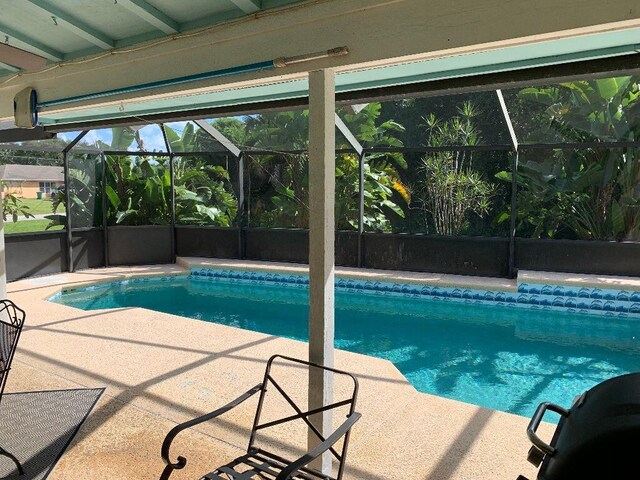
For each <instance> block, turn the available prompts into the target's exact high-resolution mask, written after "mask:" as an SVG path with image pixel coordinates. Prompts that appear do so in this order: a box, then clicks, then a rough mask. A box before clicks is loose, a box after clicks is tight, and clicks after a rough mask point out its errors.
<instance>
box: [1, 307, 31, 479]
mask: <svg viewBox="0 0 640 480" xmlns="http://www.w3.org/2000/svg"><path fill="white" fill-rule="evenodd" d="M25 316H26V314H25V313H24V310H21V309H20V308H18V307H17V306H16V305H15V304H14V303H13V302H11V301H10V300H0V403H1V402H2V394H3V393H4V386H5V384H6V383H7V377H8V376H9V370H11V362H12V361H13V355H14V354H15V353H16V348H17V346H18V339H19V338H20V332H22V326H23V325H24V319H25ZM0 455H1V456H4V457H8V458H10V459H11V460H12V461H13V463H15V464H16V468H17V470H18V473H19V474H20V475H22V474H24V471H23V470H22V465H20V462H19V461H18V459H17V458H16V457H15V456H13V455H12V454H11V453H9V452H7V451H6V450H5V449H4V448H2V446H0Z"/></svg>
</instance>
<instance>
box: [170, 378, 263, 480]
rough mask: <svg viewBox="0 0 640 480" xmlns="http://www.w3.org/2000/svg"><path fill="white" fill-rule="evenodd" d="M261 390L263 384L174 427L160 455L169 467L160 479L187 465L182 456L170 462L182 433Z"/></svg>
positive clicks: (235, 405)
mask: <svg viewBox="0 0 640 480" xmlns="http://www.w3.org/2000/svg"><path fill="white" fill-rule="evenodd" d="M260 390H262V384H260V385H256V386H255V387H253V388H252V389H251V390H248V391H247V392H245V393H243V394H242V395H240V396H239V397H238V398H236V399H235V400H233V401H232V402H229V403H228V404H226V405H225V406H224V407H220V408H218V409H217V410H214V411H213V412H211V413H207V414H206V415H202V416H201V417H197V418H194V419H193V420H189V421H187V422H184V423H181V424H179V425H176V426H175V427H173V428H172V429H171V430H170V431H169V433H167V436H166V437H165V439H164V441H163V442H162V450H161V453H160V454H161V456H162V460H164V463H166V465H167V466H166V467H165V469H164V471H163V472H162V475H161V476H160V479H161V480H166V479H168V478H169V476H170V475H171V473H172V472H173V470H180V469H181V468H184V467H185V465H186V464H187V459H186V458H184V457H181V456H178V461H177V462H176V463H171V461H170V460H169V449H170V448H171V442H173V439H174V438H176V436H177V435H178V434H179V433H180V432H182V431H183V430H186V429H187V428H191V427H193V426H194V425H198V424H200V423H203V422H206V421H207V420H211V419H213V418H216V417H219V416H220V415H222V414H223V413H226V412H228V411H229V410H231V409H233V408H235V407H237V406H238V405H240V404H241V403H242V402H244V401H245V400H247V399H249V398H250V397H251V396H252V395H254V394H256V393H258V392H259V391H260Z"/></svg>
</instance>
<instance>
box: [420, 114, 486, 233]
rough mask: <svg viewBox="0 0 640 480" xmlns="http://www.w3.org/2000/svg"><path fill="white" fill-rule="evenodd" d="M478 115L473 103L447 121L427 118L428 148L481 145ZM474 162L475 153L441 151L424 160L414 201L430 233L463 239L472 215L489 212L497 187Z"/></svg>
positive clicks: (434, 117) (429, 116) (425, 157)
mask: <svg viewBox="0 0 640 480" xmlns="http://www.w3.org/2000/svg"><path fill="white" fill-rule="evenodd" d="M478 114H479V112H478V110H477V108H476V107H475V106H474V105H473V104H472V103H471V102H464V103H463V104H462V105H461V106H460V107H458V114H457V115H455V116H453V117H451V118H449V119H447V120H444V121H443V120H441V119H438V118H437V117H436V116H435V115H434V114H429V115H427V116H426V117H424V118H423V119H424V121H425V126H426V132H427V135H428V137H427V141H426V145H427V146H430V147H445V146H453V145H456V146H457V145H460V146H471V145H477V144H478V143H479V141H480V132H478V130H477V129H476V128H475V126H474V117H476V116H477V115H478ZM472 161H473V153H472V152H471V151H464V150H458V151H437V152H434V153H431V154H427V155H425V156H424V157H423V158H422V159H421V163H422V164H421V165H420V167H419V169H418V171H419V173H420V179H419V180H418V181H417V182H416V186H415V188H414V198H415V199H416V200H417V202H416V208H417V209H419V210H420V211H421V212H422V215H423V221H424V226H425V228H427V231H433V232H434V233H437V234H439V235H460V234H461V233H463V232H464V230H465V228H466V227H467V225H468V222H469V217H470V215H478V216H482V215H485V214H487V213H488V212H489V209H490V207H491V198H492V197H493V196H494V195H495V193H496V186H495V185H493V184H492V183H489V182H488V181H486V180H484V179H483V178H482V176H481V175H480V174H479V173H477V172H475V171H473V169H472Z"/></svg>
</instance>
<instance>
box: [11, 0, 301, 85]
mask: <svg viewBox="0 0 640 480" xmlns="http://www.w3.org/2000/svg"><path fill="white" fill-rule="evenodd" d="M303 1H304V0H215V1H211V0H189V2H187V3H188V8H184V7H185V2H176V1H174V0H109V1H105V0H7V1H4V2H2V17H0V42H1V43H2V44H4V45H5V46H6V47H12V48H14V49H17V51H16V50H14V51H13V52H11V50H10V49H9V48H5V49H3V50H0V76H3V75H7V74H12V73H15V72H18V71H25V70H27V71H28V70H31V69H32V68H29V67H30V66H37V64H38V62H37V60H35V59H34V56H37V57H43V59H45V60H46V61H48V62H50V63H52V62H60V61H69V60H73V59H76V58H79V57H86V56H89V55H94V54H98V53H101V52H104V51H107V50H112V49H116V48H123V47H129V46H131V45H135V44H139V43H142V42H146V41H150V40H154V39H158V38H161V37H164V36H166V35H173V34H178V33H181V32H185V31H188V30H193V29H197V28H202V27H209V26H211V25H216V24H219V23H222V22H225V21H229V20H232V19H236V18H239V17H242V16H245V15H251V14H255V13H258V12H261V11H265V10H269V9H272V8H276V7H282V6H285V5H292V4H296V3H302V2H303ZM34 62H35V63H34Z"/></svg>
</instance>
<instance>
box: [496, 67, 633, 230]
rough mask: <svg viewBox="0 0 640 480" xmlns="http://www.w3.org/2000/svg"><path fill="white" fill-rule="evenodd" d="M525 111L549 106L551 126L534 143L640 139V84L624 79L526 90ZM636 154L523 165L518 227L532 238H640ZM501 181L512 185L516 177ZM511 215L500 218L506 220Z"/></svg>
mask: <svg viewBox="0 0 640 480" xmlns="http://www.w3.org/2000/svg"><path fill="white" fill-rule="evenodd" d="M518 98H519V101H521V102H523V103H524V104H525V105H526V104H528V103H534V104H538V105H540V104H541V105H543V106H545V107H546V110H545V115H546V122H544V124H543V125H541V127H540V128H539V129H538V130H534V131H533V132H532V133H531V138H533V139H540V138H548V137H551V138H554V139H559V140H562V141H571V142H593V143H598V142H603V141H614V142H615V141H634V140H638V139H640V87H639V83H638V78H634V77H619V78H606V79H598V80H588V81H577V82H569V83H563V84H560V85H558V86H555V87H548V88H527V89H524V90H522V91H521V92H520V93H519V94H518ZM638 153H639V151H638V149H632V148H611V147H608V148H592V149H581V150H576V151H570V150H566V149H563V150H555V151H553V152H552V153H551V154H550V155H545V156H543V157H541V158H535V157H534V158H526V159H523V160H522V161H521V163H520V166H519V168H518V174H517V176H516V182H517V185H518V211H517V219H518V229H519V231H520V232H527V233H528V234H529V235H531V236H532V237H534V238H537V237H555V236H558V235H560V236H572V235H573V236H575V238H580V239H595V240H636V239H639V238H640V161H639V159H638ZM498 178H500V179H502V180H506V181H511V174H510V173H508V172H500V173H499V174H498ZM506 215H507V214H506V212H505V213H503V214H502V215H501V217H500V219H505V218H506Z"/></svg>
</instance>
